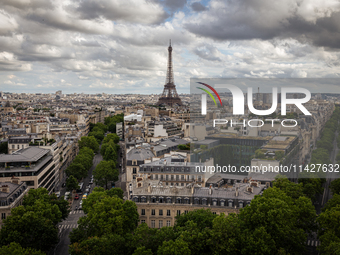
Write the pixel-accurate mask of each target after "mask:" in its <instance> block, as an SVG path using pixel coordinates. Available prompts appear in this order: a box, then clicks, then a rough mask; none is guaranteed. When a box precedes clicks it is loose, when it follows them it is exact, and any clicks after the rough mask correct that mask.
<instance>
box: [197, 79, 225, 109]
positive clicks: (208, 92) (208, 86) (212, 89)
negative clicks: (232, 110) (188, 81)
mask: <svg viewBox="0 0 340 255" xmlns="http://www.w3.org/2000/svg"><path fill="white" fill-rule="evenodd" d="M197 83H199V84H201V85H204V86H206V87H207V88H209V89H211V91H212V92H214V93H215V95H216V96H217V98H218V100H220V104H221V106H223V105H222V100H221V98H220V95H219V94H218V93H217V92H216V90H215V89H214V88H213V87H211V86H210V85H208V84H205V83H203V82H197ZM196 88H198V89H201V90H203V91H204V92H206V93H207V94H208V95H209V96H210V97H211V98H212V100H214V103H215V105H216V106H217V103H216V100H215V98H214V96H213V95H212V94H211V93H210V91H209V90H206V89H204V88H200V87H196Z"/></svg>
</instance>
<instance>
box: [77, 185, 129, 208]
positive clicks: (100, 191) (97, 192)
mask: <svg viewBox="0 0 340 255" xmlns="http://www.w3.org/2000/svg"><path fill="white" fill-rule="evenodd" d="M123 194H124V191H123V190H122V189H120V188H112V189H109V190H104V188H102V187H95V188H94V189H93V191H92V193H91V194H90V195H89V196H88V197H87V199H86V200H85V201H84V202H83V210H84V212H85V213H87V212H88V211H89V210H90V208H91V207H92V206H93V205H94V204H95V203H97V202H99V201H101V200H102V199H104V198H106V197H114V196H117V197H118V198H120V199H123Z"/></svg>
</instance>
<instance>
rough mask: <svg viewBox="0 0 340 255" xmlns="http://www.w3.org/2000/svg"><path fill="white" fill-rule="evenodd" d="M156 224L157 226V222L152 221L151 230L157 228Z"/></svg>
mask: <svg viewBox="0 0 340 255" xmlns="http://www.w3.org/2000/svg"><path fill="white" fill-rule="evenodd" d="M155 226H156V224H155V220H151V228H155Z"/></svg>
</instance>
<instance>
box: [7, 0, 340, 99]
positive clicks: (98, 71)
mask: <svg viewBox="0 0 340 255" xmlns="http://www.w3.org/2000/svg"><path fill="white" fill-rule="evenodd" d="M138 3H139V7H138V8H136V7H135V6H136V5H137V1H132V0H131V1H102V2H101V5H100V4H99V3H97V2H96V1H86V2H80V3H72V2H67V1H61V2H45V1H44V2H42V3H39V2H33V1H32V2H31V1H27V2H24V1H19V0H18V1H3V5H2V9H1V10H0V17H1V22H0V27H1V29H0V71H1V72H0V80H1V81H0V90H2V91H4V92H15V93H20V92H27V93H54V92H55V91H57V90H62V91H63V93H65V94H68V93H81V92H84V93H85V94H96V93H103V92H104V93H108V94H131V93H133V94H151V93H152V94H161V93H162V90H163V86H164V83H165V78H166V65H167V46H168V41H169V39H171V40H172V45H173V59H174V77H175V78H174V79H175V85H176V88H177V91H178V93H179V94H181V93H189V92H190V78H194V77H195V78H221V77H233V78H251V77H254V78H255V77H261V78H337V77H338V76H339V68H338V65H339V56H340V55H339V53H338V48H339V44H338V41H339V40H337V39H338V35H337V33H334V31H335V30H337V29H338V24H339V22H338V19H339V11H340V4H339V3H334V2H329V1H328V2H314V1H303V2H300V1H293V0H292V1H284V2H280V3H275V2H272V1H261V2H260V1H256V2H255V3H254V2H253V1H252V2H249V1H229V2H222V1H214V0H211V1H200V2H199V1H196V0H195V1H193V0H188V1H186V0H183V1H157V0H153V1H142V2H141V1H138ZM334 29H335V30H334Z"/></svg>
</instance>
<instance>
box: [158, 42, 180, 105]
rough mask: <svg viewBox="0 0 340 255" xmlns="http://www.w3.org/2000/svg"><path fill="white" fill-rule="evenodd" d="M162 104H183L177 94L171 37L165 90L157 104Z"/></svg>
mask: <svg viewBox="0 0 340 255" xmlns="http://www.w3.org/2000/svg"><path fill="white" fill-rule="evenodd" d="M162 104H166V105H169V106H175V105H176V104H177V105H182V101H181V99H180V98H179V96H178V94H177V91H176V85H175V82H174V72H173V66H172V47H171V39H170V41H169V47H168V67H167V72H166V79H165V85H164V90H163V93H162V95H161V96H160V98H159V100H158V103H157V105H162Z"/></svg>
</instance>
